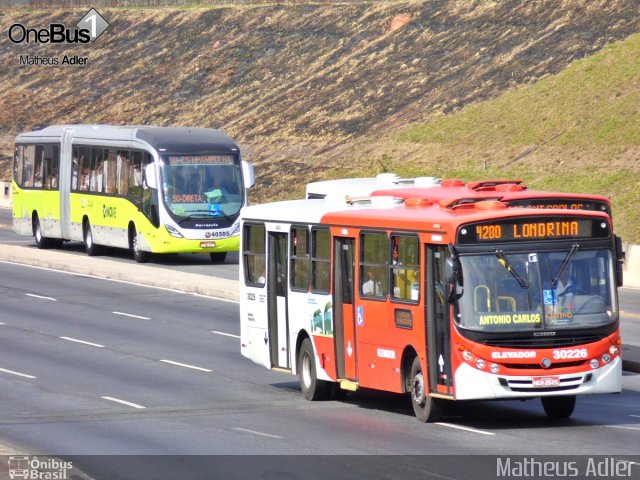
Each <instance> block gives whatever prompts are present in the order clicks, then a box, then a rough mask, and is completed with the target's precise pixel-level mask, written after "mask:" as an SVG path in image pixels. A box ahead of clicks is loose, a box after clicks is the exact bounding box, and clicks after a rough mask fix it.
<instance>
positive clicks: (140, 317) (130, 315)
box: [111, 312, 151, 320]
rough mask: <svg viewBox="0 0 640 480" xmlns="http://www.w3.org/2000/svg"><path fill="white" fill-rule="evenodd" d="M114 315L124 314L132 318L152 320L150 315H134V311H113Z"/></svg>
mask: <svg viewBox="0 0 640 480" xmlns="http://www.w3.org/2000/svg"><path fill="white" fill-rule="evenodd" d="M111 313H113V314H114V315H122V316H123V317H131V318H138V319H140V320H151V319H150V318H149V317H142V316H140V315H134V314H133V313H124V312H111Z"/></svg>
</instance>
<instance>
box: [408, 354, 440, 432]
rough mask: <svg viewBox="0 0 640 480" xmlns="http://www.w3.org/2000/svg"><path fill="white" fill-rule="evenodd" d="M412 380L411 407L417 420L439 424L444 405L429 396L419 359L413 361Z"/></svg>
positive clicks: (437, 399)
mask: <svg viewBox="0 0 640 480" xmlns="http://www.w3.org/2000/svg"><path fill="white" fill-rule="evenodd" d="M410 378H411V405H412V406H413V413H415V415H416V418H417V419H418V420H420V421H421V422H437V421H438V420H439V419H440V418H442V415H443V413H444V405H443V403H442V400H440V399H439V398H433V397H431V396H429V395H428V394H427V383H426V380H425V378H424V374H423V373H422V365H421V364H420V359H419V358H418V357H414V359H413V364H412V365H411V377H410Z"/></svg>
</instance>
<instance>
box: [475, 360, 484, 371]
mask: <svg viewBox="0 0 640 480" xmlns="http://www.w3.org/2000/svg"><path fill="white" fill-rule="evenodd" d="M476 367H478V368H479V369H480V370H484V367H485V363H484V360H483V359H481V358H479V359H477V360H476Z"/></svg>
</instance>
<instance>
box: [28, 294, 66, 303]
mask: <svg viewBox="0 0 640 480" xmlns="http://www.w3.org/2000/svg"><path fill="white" fill-rule="evenodd" d="M25 295H26V296H27V297H33V298H39V299H41V300H49V301H51V302H57V301H58V300H56V299H55V298H53V297H44V296H42V295H36V294H35V293H25Z"/></svg>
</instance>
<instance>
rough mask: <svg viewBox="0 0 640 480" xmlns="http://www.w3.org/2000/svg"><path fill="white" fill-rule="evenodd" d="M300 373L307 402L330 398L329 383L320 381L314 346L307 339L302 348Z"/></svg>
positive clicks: (301, 385)
mask: <svg viewBox="0 0 640 480" xmlns="http://www.w3.org/2000/svg"><path fill="white" fill-rule="evenodd" d="M298 373H299V375H300V388H301V389H302V395H304V398H306V399H307V400H326V399H327V398H328V395H329V382H326V381H324V380H318V376H317V374H316V362H315V355H314V353H313V345H311V340H309V339H308V338H305V339H304V340H303V341H302V345H301V346H300V355H299V356H298Z"/></svg>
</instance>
